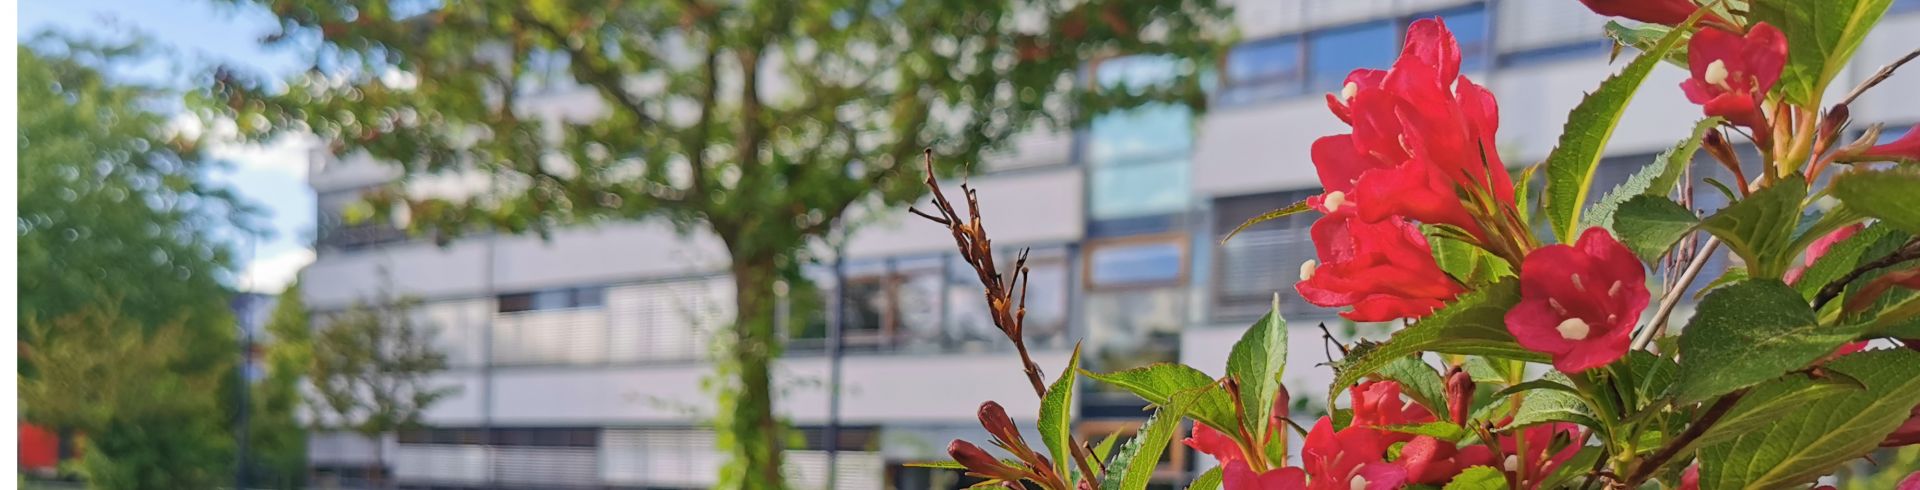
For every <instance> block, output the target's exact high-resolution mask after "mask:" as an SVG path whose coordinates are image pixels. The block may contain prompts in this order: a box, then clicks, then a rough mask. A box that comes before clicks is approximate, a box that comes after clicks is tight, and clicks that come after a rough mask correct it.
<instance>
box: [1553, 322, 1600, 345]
mask: <svg viewBox="0 0 1920 490" xmlns="http://www.w3.org/2000/svg"><path fill="white" fill-rule="evenodd" d="M1553 329H1554V330H1555V331H1558V332H1560V338H1563V339H1567V340H1586V339H1587V334H1588V333H1592V331H1593V327H1589V326H1587V321H1586V320H1581V319H1580V318H1578V317H1574V318H1568V319H1566V320H1563V321H1561V322H1560V325H1558V326H1555V327H1553Z"/></svg>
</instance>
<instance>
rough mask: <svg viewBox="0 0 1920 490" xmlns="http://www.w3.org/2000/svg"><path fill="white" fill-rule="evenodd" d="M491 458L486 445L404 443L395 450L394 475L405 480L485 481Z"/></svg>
mask: <svg viewBox="0 0 1920 490" xmlns="http://www.w3.org/2000/svg"><path fill="white" fill-rule="evenodd" d="M488 460H489V455H488V454H487V447H486V446H479V445H459V444H401V445H399V449H398V450H396V451H394V454H393V462H392V464H393V477H394V479H397V480H399V481H403V482H422V483H426V482H431V483H442V484H461V483H467V484H476V483H483V482H485V481H487V472H488Z"/></svg>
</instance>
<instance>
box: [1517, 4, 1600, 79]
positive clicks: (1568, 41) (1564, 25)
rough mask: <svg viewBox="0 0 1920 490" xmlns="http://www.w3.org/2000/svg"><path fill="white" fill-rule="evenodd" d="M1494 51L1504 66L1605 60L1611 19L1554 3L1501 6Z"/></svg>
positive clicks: (1585, 10)
mask: <svg viewBox="0 0 1920 490" xmlns="http://www.w3.org/2000/svg"><path fill="white" fill-rule="evenodd" d="M1494 5H1495V6H1496V8H1498V9H1499V11H1498V12H1496V13H1495V16H1497V17H1498V18H1499V22H1495V23H1493V25H1492V27H1493V29H1495V33H1494V34H1493V42H1494V50H1495V51H1496V52H1498V53H1499V57H1500V64H1502V65H1513V64H1527V63H1536V62H1542V61H1553V60H1562V59H1567V58H1570V57H1588V56H1604V55H1605V54H1606V53H1607V48H1608V46H1611V45H1612V43H1611V42H1610V41H1608V40H1607V39H1606V38H1605V37H1604V36H1601V35H1600V33H1601V29H1602V28H1603V27H1605V26H1606V23H1607V17H1603V16H1599V15H1593V12H1591V11H1588V10H1587V9H1583V8H1577V7H1576V8H1567V7H1566V6H1564V5H1560V4H1557V3H1554V2H1497V3H1495V4H1494Z"/></svg>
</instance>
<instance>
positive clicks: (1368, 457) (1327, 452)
mask: <svg viewBox="0 0 1920 490" xmlns="http://www.w3.org/2000/svg"><path fill="white" fill-rule="evenodd" d="M1387 445H1388V444H1387V442H1386V441H1385V440H1384V439H1382V438H1381V437H1380V432H1379V431H1376V430H1373V429H1368V428H1365V427H1348V428H1346V429H1345V430H1339V431H1335V430H1333V419H1332V418H1329V417H1320V422H1318V423H1315V424H1314V425H1313V430H1310V431H1307V441H1306V443H1305V444H1303V445H1302V446H1301V447H1300V460H1301V462H1302V463H1303V465H1302V466H1304V467H1305V468H1306V472H1307V475H1308V476H1310V477H1311V483H1312V484H1311V485H1309V487H1308V488H1312V489H1314V490H1352V489H1356V488H1366V489H1371V490H1384V489H1393V488H1400V486H1401V485H1404V484H1406V480H1407V472H1406V470H1405V469H1402V468H1401V467H1399V466H1397V465H1393V464H1391V463H1387V462H1386V461H1384V460H1385V458H1386V453H1387Z"/></svg>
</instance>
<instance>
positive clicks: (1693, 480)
mask: <svg viewBox="0 0 1920 490" xmlns="http://www.w3.org/2000/svg"><path fill="white" fill-rule="evenodd" d="M1676 490H1700V465H1699V464H1697V463H1696V464H1694V465H1693V466H1688V467H1687V471H1686V472H1685V473H1681V474H1680V488H1678V489H1676Z"/></svg>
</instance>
